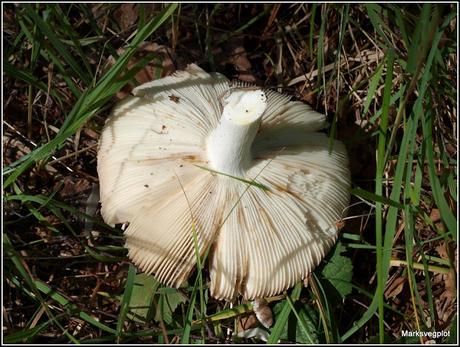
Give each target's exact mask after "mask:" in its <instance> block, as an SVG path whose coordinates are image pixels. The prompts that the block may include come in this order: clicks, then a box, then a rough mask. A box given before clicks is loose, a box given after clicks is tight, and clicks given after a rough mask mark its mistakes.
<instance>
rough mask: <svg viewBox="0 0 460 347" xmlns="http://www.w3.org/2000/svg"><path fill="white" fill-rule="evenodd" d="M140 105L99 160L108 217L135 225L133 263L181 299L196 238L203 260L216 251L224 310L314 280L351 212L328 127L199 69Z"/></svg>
mask: <svg viewBox="0 0 460 347" xmlns="http://www.w3.org/2000/svg"><path fill="white" fill-rule="evenodd" d="M133 94H134V95H133V96H130V97H128V98H127V99H125V100H123V101H122V102H121V103H119V104H118V105H117V106H116V107H115V108H114V110H113V114H112V116H111V117H110V118H109V120H108V121H107V124H106V126H105V127H104V130H103V132H102V134H101V139H100V147H99V153H98V173H99V178H100V189H101V203H102V216H103V218H104V220H105V221H106V222H107V223H109V224H117V223H129V225H128V227H127V228H126V230H125V235H126V247H127V248H128V250H129V253H128V255H129V257H130V258H131V259H132V261H133V262H134V263H135V264H136V265H137V266H138V267H139V268H140V269H142V270H143V271H145V272H147V273H152V274H154V275H155V276H156V277H157V278H158V279H159V280H160V281H161V282H163V283H165V284H167V285H169V286H176V287H177V286H179V285H181V284H182V283H183V282H184V281H185V280H186V279H187V278H188V277H189V276H190V274H191V273H192V272H193V268H194V266H195V264H196V254H195V239H194V233H196V236H197V241H198V242H197V243H198V248H199V253H200V254H201V255H203V254H204V252H205V251H206V250H207V249H208V248H209V247H211V253H210V254H211V258H210V260H209V266H210V277H211V283H210V290H211V295H212V296H214V297H215V298H218V299H227V300H231V299H232V298H234V297H235V296H236V295H242V296H243V297H244V298H246V299H255V298H263V297H269V296H273V295H276V294H278V293H280V292H282V291H283V290H286V289H288V288H289V287H291V286H293V285H294V284H295V283H296V282H298V281H300V280H301V279H304V278H305V277H307V276H308V274H309V273H310V272H311V271H312V270H313V269H314V268H315V266H317V265H318V264H319V262H320V261H321V259H322V258H323V257H324V256H325V254H326V253H327V252H328V250H329V249H330V248H331V247H332V245H333V244H334V242H335V240H336V238H337V234H338V227H337V225H338V222H339V221H340V219H341V218H342V213H343V211H344V210H345V208H346V206H347V205H348V202H349V186H350V174H349V169H348V159H347V154H346V150H345V148H344V146H343V145H342V143H340V142H338V141H334V142H333V150H332V151H331V153H329V139H328V138H327V136H326V135H325V134H323V133H319V132H317V131H319V130H321V129H322V128H324V125H325V117H324V115H322V114H320V113H318V112H315V111H313V110H312V109H311V108H310V107H309V106H308V105H306V104H303V103H301V102H297V101H290V99H289V98H288V97H286V96H284V95H281V94H279V93H276V92H273V91H262V90H260V89H257V88H245V87H241V86H240V87H238V86H237V87H236V88H235V87H232V86H231V84H230V82H229V81H228V80H227V79H226V78H225V77H224V76H222V75H220V74H208V73H206V72H204V71H203V70H202V69H200V68H199V67H198V66H196V65H190V66H188V67H187V69H186V70H185V71H180V72H177V73H176V74H174V75H172V76H169V77H166V78H163V79H160V80H156V81H153V82H150V83H147V84H144V85H142V86H139V87H137V88H136V89H134V91H133ZM203 167H205V168H209V169H210V170H203ZM212 171H217V172H219V173H222V175H221V174H216V173H215V172H212ZM235 177H237V178H241V179H235ZM253 180H255V181H257V183H258V184H260V185H263V186H264V187H266V188H268V189H260V187H259V186H257V185H248V181H253Z"/></svg>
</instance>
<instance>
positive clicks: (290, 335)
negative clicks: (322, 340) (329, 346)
mask: <svg viewBox="0 0 460 347" xmlns="http://www.w3.org/2000/svg"><path fill="white" fill-rule="evenodd" d="M287 303H288V301H287ZM285 304H286V302H285V301H282V302H279V303H277V304H276V305H275V306H274V307H273V315H274V316H275V317H278V316H279V315H281V313H282V310H283V307H284V306H285ZM288 306H289V307H290V308H291V312H290V314H289V316H288V318H287V322H286V324H284V325H283V326H282V329H281V332H280V336H279V339H280V340H281V342H283V341H290V342H297V343H308V344H312V343H314V344H316V343H319V339H318V332H317V326H318V313H317V312H316V311H315V310H314V309H313V308H312V307H310V306H308V305H305V304H300V303H297V304H296V305H294V307H292V306H291V305H289V303H288ZM293 308H294V309H295V312H294V311H293ZM275 319H276V318H275Z"/></svg>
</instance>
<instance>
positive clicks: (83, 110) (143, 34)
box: [4, 4, 177, 188]
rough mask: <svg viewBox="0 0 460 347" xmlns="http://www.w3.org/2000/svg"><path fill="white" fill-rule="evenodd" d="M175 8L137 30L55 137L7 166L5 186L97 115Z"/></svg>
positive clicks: (174, 6)
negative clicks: (140, 49)
mask: <svg viewBox="0 0 460 347" xmlns="http://www.w3.org/2000/svg"><path fill="white" fill-rule="evenodd" d="M176 8H177V4H170V5H169V6H168V7H167V8H166V9H165V10H164V11H162V12H161V13H160V14H159V15H158V16H156V17H155V18H154V19H152V20H151V21H150V22H149V23H148V24H147V25H146V26H145V27H143V28H141V29H140V30H139V31H138V33H137V35H136V36H135V37H134V38H133V40H132V42H131V46H130V47H129V48H128V49H127V50H126V52H125V53H124V54H123V55H122V56H121V57H120V59H119V60H118V61H117V62H116V63H115V64H114V65H113V66H112V67H111V68H110V70H109V71H108V72H107V73H106V74H105V75H104V76H103V77H102V78H101V80H100V81H99V82H98V83H97V85H96V86H95V87H94V89H92V90H91V91H89V90H88V91H86V92H85V93H83V94H82V96H81V97H80V98H79V99H78V101H77V102H76V104H75V106H74V108H73V109H72V111H71V112H70V114H69V115H68V117H67V118H66V121H65V122H64V124H63V125H62V127H61V129H60V132H59V133H58V134H57V135H56V137H55V138H54V139H53V140H51V141H50V142H48V143H46V144H45V145H42V146H41V147H38V148H37V149H35V150H34V151H32V152H31V153H29V154H27V155H25V156H23V157H22V158H20V159H19V160H18V161H16V162H14V163H13V164H11V165H10V167H9V169H8V168H7V170H5V171H6V172H8V173H9V176H8V177H7V179H6V180H5V181H4V188H6V187H8V186H9V185H10V184H11V183H13V182H14V181H15V180H16V178H17V177H18V176H19V175H21V174H22V173H23V172H24V171H25V170H27V168H29V167H30V166H31V165H32V164H33V163H34V162H36V161H38V160H44V159H47V158H49V156H50V154H51V153H52V152H53V151H54V150H55V149H56V148H57V147H59V146H60V145H61V144H62V143H63V142H64V141H65V140H66V139H67V138H68V137H69V136H71V135H73V134H74V133H75V132H76V131H77V130H78V129H79V128H80V127H81V126H82V124H84V123H85V122H86V121H87V120H88V119H89V118H91V117H92V116H94V115H95V114H96V113H97V111H98V110H99V108H100V107H102V105H103V104H104V103H105V102H106V101H108V100H109V98H110V97H111V96H112V95H113V94H114V93H116V92H117V91H118V90H120V89H121V88H122V87H123V85H125V84H126V83H128V82H129V81H128V80H125V81H124V83H119V84H116V85H115V84H114V82H116V81H117V80H118V78H119V76H120V74H121V72H122V71H123V70H124V69H125V68H126V66H127V64H128V62H129V60H130V58H131V57H132V55H133V54H134V53H135V51H136V48H137V47H138V46H139V45H140V44H141V43H142V42H143V41H144V40H145V39H146V38H147V37H149V36H150V35H151V34H152V33H153V32H154V31H155V30H156V29H158V28H159V27H160V26H161V25H162V24H163V23H164V22H165V21H166V19H167V18H169V16H171V15H172V13H173V12H174V11H175V9H176ZM114 85H115V87H114ZM4 174H5V172H4Z"/></svg>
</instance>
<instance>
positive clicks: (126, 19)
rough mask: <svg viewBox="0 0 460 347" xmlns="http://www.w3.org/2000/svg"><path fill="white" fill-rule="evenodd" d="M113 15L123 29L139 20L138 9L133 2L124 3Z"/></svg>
mask: <svg viewBox="0 0 460 347" xmlns="http://www.w3.org/2000/svg"><path fill="white" fill-rule="evenodd" d="M113 17H114V18H115V20H116V21H117V23H118V24H119V25H120V28H121V30H123V31H124V30H127V29H129V28H130V27H131V26H132V25H134V24H135V23H136V21H137V17H138V9H137V5H136V4H133V3H128V4H122V5H120V7H118V8H117V9H116V11H115V12H114V13H113Z"/></svg>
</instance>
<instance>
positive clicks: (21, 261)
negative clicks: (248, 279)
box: [2, 3, 458, 344]
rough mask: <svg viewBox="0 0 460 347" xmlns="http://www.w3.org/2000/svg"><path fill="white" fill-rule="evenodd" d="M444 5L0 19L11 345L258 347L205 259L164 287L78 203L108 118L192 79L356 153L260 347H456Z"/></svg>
mask: <svg viewBox="0 0 460 347" xmlns="http://www.w3.org/2000/svg"><path fill="white" fill-rule="evenodd" d="M456 6H457V5H456V4H454V3H452V4H447V3H444V4H438V5H436V4H426V3H425V4H406V5H399V4H225V5H224V4H156V5H135V4H124V5H121V4H71V5H64V4H24V5H18V6H16V5H13V4H12V3H9V4H2V10H3V21H4V23H3V24H4V32H3V42H4V52H3V58H4V59H3V71H4V76H3V86H4V95H3V100H4V103H3V105H4V109H3V122H4V127H3V136H4V138H3V157H4V165H3V188H4V194H3V203H4V204H3V212H4V215H3V216H4V222H3V254H4V258H3V273H4V277H3V306H4V316H3V317H4V320H3V322H4V327H3V338H4V341H5V342H6V343H114V342H119V343H176V342H182V343H199V342H201V343H224V342H235V343H236V342H239V343H244V342H255V341H258V340H257V339H256V338H244V337H241V336H240V337H238V333H239V332H241V330H242V329H241V326H243V325H244V324H249V326H250V327H256V326H257V324H256V323H252V324H250V323H248V322H250V320H251V319H253V318H254V317H253V314H252V306H251V303H247V302H244V301H243V300H241V299H238V300H236V301H235V302H233V303H232V304H230V303H226V302H221V301H217V300H214V299H213V298H211V297H210V296H209V290H208V286H207V279H208V278H209V277H208V272H207V270H206V259H207V255H208V252H205V254H204V255H202V256H201V258H200V257H199V254H198V252H197V256H198V260H199V261H198V269H197V271H196V272H195V273H194V274H193V275H192V276H191V278H190V279H189V280H188V282H187V283H185V284H184V285H183V286H182V287H181V288H179V289H177V290H176V289H172V288H166V287H164V286H162V285H160V283H158V282H156V280H155V279H154V278H153V277H152V276H145V275H143V274H139V273H136V268H135V267H134V266H132V265H130V264H129V262H128V259H127V257H126V250H125V249H124V248H123V237H122V233H123V232H122V230H121V229H120V228H119V227H118V226H117V227H110V226H108V225H105V224H104V223H103V221H102V219H101V217H100V214H99V211H98V210H97V209H94V208H91V206H90V202H91V201H92V200H94V197H93V195H92V194H93V193H92V192H94V190H95V188H96V187H97V182H98V181H97V173H96V162H95V155H96V150H97V149H96V145H97V141H98V137H99V134H100V130H101V128H102V126H103V124H104V121H105V119H106V118H107V117H108V115H109V114H110V109H111V107H112V105H113V103H114V102H115V101H116V100H118V99H120V98H122V97H124V96H125V95H127V94H128V93H129V91H130V89H131V88H132V87H133V86H135V85H138V84H140V83H143V82H146V81H148V80H150V79H153V78H158V77H159V76H160V75H161V76H164V75H166V74H169V73H171V72H172V71H174V70H175V69H181V68H183V67H185V65H186V64H187V63H191V62H195V63H197V64H198V65H200V66H202V67H203V68H205V69H206V70H217V71H219V72H221V73H224V74H225V75H227V76H228V77H230V78H240V79H244V80H249V81H256V82H257V83H260V84H261V85H264V86H265V87H267V88H280V87H283V91H284V92H285V93H287V94H292V95H294V97H296V98H297V99H300V100H303V101H305V102H307V103H309V104H311V105H312V106H313V107H314V108H315V109H317V110H319V111H321V112H323V113H325V114H327V116H328V121H329V122H330V124H331V126H330V128H329V129H328V131H329V132H330V134H331V136H332V137H336V138H338V139H340V140H342V141H343V142H344V143H345V144H346V146H347V148H348V151H349V156H350V166H351V172H352V183H353V187H352V191H351V193H352V201H351V202H350V206H349V208H348V210H347V216H346V217H345V218H344V219H343V223H344V227H343V229H342V232H341V234H340V237H339V242H338V245H337V247H336V248H335V250H333V251H331V253H330V254H329V255H328V257H326V259H325V260H324V261H323V262H322V264H321V265H320V266H319V267H318V268H317V269H316V270H315V271H314V273H313V274H312V276H310V278H309V279H308V283H309V285H308V286H307V287H306V286H303V285H302V284H298V285H296V286H295V287H294V288H292V289H290V290H289V291H287V292H286V293H283V294H282V295H279V296H277V297H274V298H268V300H267V301H268V302H269V305H270V307H271V308H272V311H273V313H274V320H275V323H274V325H273V326H272V327H271V328H270V329H263V328H261V329H262V330H261V331H262V333H263V334H265V337H266V340H267V342H271V343H277V342H291V343H293V342H297V343H312V342H313V343H352V344H356V343H386V342H392V343H426V342H428V340H430V338H427V337H423V338H416V339H410V338H407V337H403V336H402V331H403V330H409V331H415V330H421V331H432V332H436V331H447V332H450V336H451V337H441V338H438V339H436V341H435V342H455V339H456V333H455V330H456V326H457V322H456V320H457V317H456V314H455V312H456V309H455V307H456V304H457V296H456V288H455V283H456V276H457V273H456V269H457V267H456V265H457V262H456V253H455V252H456V249H457V215H456V211H457V210H456V206H457V199H458V197H457V191H458V187H457V179H458V178H457V104H456V99H457V86H456V81H457V80H456V72H457V66H456V61H457V41H456V36H457V20H458V19H457V17H456V13H457V8H456ZM239 46H241V47H243V48H244V51H245V53H246V54H247V56H246V57H245V58H244V57H238V56H235V54H234V52H235V48H237V47H239ZM244 59H246V60H247V61H248V62H249V63H250V67H249V71H246V72H245V71H242V69H243V68H246V67H247V66H248V65H247V62H246V60H244ZM246 183H247V184H248V189H249V187H250V186H254V185H255V186H256V188H257V187H259V186H258V183H257V182H255V181H251V182H250V181H248V182H246ZM259 188H262V189H263V188H264V187H263V186H260V187H259ZM363 259H365V261H363ZM332 266H338V269H341V270H343V271H337V276H336V277H331V275H330V273H331V270H330V269H331V268H332ZM328 267H329V268H328Z"/></svg>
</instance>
